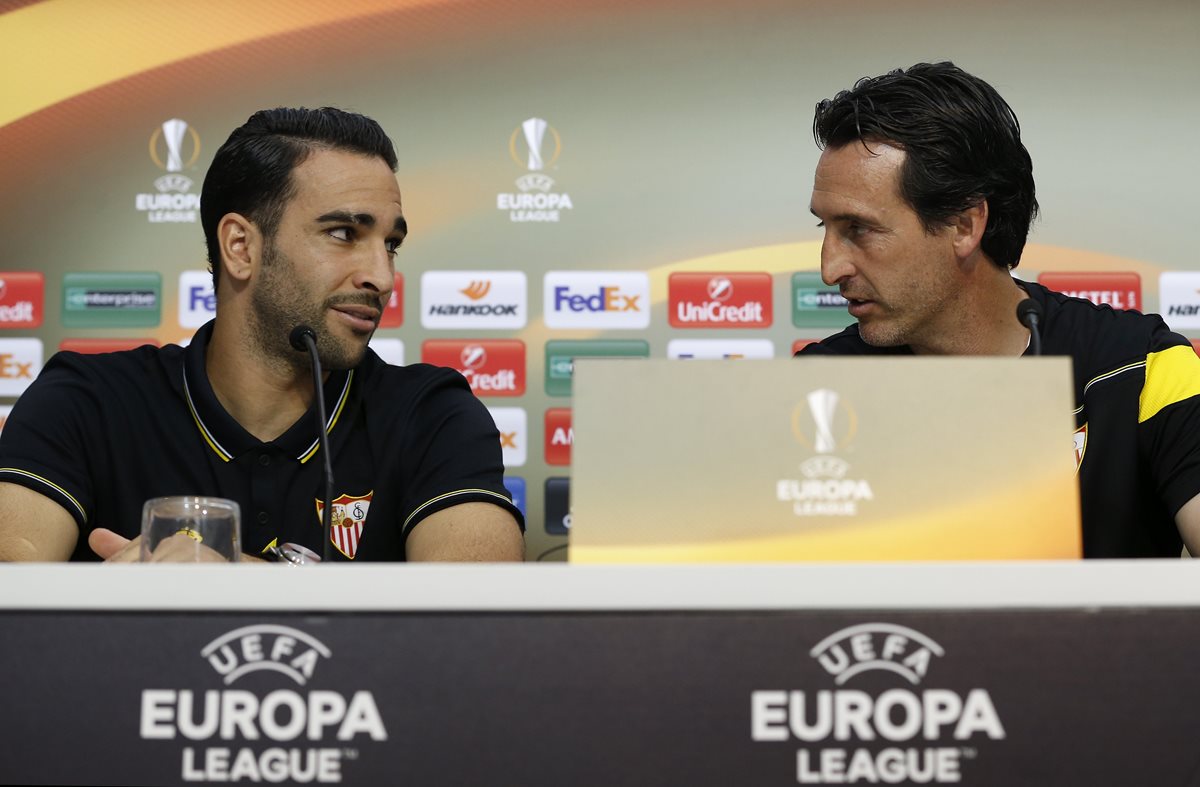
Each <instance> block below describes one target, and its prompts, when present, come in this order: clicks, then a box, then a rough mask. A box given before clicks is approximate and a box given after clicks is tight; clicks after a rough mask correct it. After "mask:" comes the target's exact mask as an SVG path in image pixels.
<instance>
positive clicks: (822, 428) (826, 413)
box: [808, 388, 838, 454]
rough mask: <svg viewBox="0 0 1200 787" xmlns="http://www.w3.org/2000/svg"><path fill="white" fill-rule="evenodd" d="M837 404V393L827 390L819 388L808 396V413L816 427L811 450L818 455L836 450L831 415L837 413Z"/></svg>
mask: <svg viewBox="0 0 1200 787" xmlns="http://www.w3.org/2000/svg"><path fill="white" fill-rule="evenodd" d="M837 403H838V395H837V393H836V392H834V391H831V390H829V389H828V388H820V389H818V390H816V391H813V392H812V393H810V394H809V395H808V411H809V412H810V413H812V417H813V422H814V423H815V424H816V427H817V431H816V434H815V435H814V439H813V450H814V451H816V452H817V453H818V454H829V453H833V449H835V448H837V441H836V440H834V439H833V414H834V412H836V411H837Z"/></svg>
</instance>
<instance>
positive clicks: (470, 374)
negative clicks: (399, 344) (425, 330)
mask: <svg viewBox="0 0 1200 787" xmlns="http://www.w3.org/2000/svg"><path fill="white" fill-rule="evenodd" d="M421 360H422V361H423V362H424V363H428V364H433V365H434V366H448V367H450V368H451V369H456V370H457V371H458V373H459V374H461V375H462V376H463V377H465V378H466V380H467V382H468V383H469V384H470V386H471V390H472V391H474V392H475V395H476V396H521V395H522V394H524V393H525V343H524V342H522V341H518V340H516V339H481V340H474V341H472V340H467V341H462V340H457V339H431V340H429V341H427V342H425V343H424V344H423V345H421Z"/></svg>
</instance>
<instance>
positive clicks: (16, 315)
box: [0, 272, 46, 328]
mask: <svg viewBox="0 0 1200 787" xmlns="http://www.w3.org/2000/svg"><path fill="white" fill-rule="evenodd" d="M45 292H46V279H45V277H44V276H42V274H40V273H14V272H3V273H0V328H37V327H38V326H40V325H41V324H42V310H43V303H44V301H45V297H44V296H45Z"/></svg>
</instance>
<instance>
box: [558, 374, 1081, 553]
mask: <svg viewBox="0 0 1200 787" xmlns="http://www.w3.org/2000/svg"><path fill="white" fill-rule="evenodd" d="M573 404H574V412H573V426H574V444H573V447H572V452H573V453H572V462H571V463H572V473H571V475H572V479H571V537H570V558H569V559H570V560H571V562H578V563H660V562H661V563H668V562H757V561H805V560H993V559H1038V558H1050V559H1069V558H1078V557H1080V556H1081V554H1082V541H1081V532H1080V518H1079V493H1078V487H1077V484H1076V479H1075V473H1076V470H1077V465H1076V461H1075V456H1074V454H1073V452H1072V450H1071V445H1072V444H1071V435H1072V432H1073V431H1074V424H1073V420H1072V418H1071V411H1072V407H1073V405H1072V396H1071V367H1070V361H1069V359H1066V358H1005V359H997V358H913V357H896V358H812V359H787V360H772V361H751V360H743V361H728V360H666V359H655V360H649V359H628V358H625V359H621V358H588V359H580V360H579V362H578V364H577V367H576V369H575V380H574V403H573Z"/></svg>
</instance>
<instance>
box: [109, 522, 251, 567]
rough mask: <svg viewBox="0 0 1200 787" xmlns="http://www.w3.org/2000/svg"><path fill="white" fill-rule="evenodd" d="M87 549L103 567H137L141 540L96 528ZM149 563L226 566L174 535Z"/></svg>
mask: <svg viewBox="0 0 1200 787" xmlns="http://www.w3.org/2000/svg"><path fill="white" fill-rule="evenodd" d="M88 546H89V547H91V548H92V551H93V552H95V553H96V554H97V555H99V556H100V557H101V558H103V559H104V562H105V563H137V562H138V561H139V560H141V557H142V555H141V552H142V537H141V536H138V537H137V538H134V539H132V540H131V539H128V538H125V537H124V536H120V535H117V534H116V533H114V532H113V531H111V530H105V529H104V528H102V527H98V528H96V529H95V530H93V531H92V532H91V534H90V535H89V536H88ZM241 559H242V560H247V561H255V562H259V563H263V562H266V561H264V560H261V559H260V558H256V557H253V556H251V555H242V556H241ZM150 562H151V563H225V562H227V561H226V560H225V558H224V557H222V556H221V554H220V553H219V552H217V551H216V550H214V549H210V548H209V547H206V546H204V545H203V544H198V543H196V541H195V539H192V538H189V537H188V536H186V535H184V534H182V533H176V534H175V535H173V536H171V537H170V538H165V539H163V540H162V541H160V542H159V543H158V548H157V549H155V550H154V552H153V553H151V555H150Z"/></svg>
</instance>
